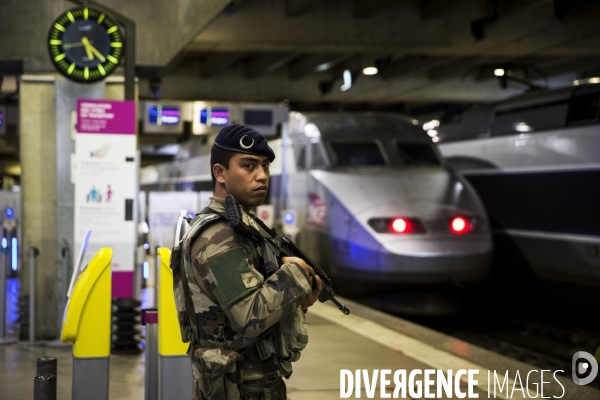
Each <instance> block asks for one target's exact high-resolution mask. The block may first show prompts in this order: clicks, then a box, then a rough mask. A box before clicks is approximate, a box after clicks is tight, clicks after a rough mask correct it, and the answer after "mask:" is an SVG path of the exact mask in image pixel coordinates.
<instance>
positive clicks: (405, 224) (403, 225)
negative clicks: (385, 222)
mask: <svg viewBox="0 0 600 400" xmlns="http://www.w3.org/2000/svg"><path fill="white" fill-rule="evenodd" d="M412 230H413V228H412V224H411V223H410V221H409V220H407V219H404V218H396V219H394V220H392V223H391V224H390V231H391V232H393V233H410V232H412Z"/></svg>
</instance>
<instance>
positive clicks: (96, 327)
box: [60, 248, 112, 358]
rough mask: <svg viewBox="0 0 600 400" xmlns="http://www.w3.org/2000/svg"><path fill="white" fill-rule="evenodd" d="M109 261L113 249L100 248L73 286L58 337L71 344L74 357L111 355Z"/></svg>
mask: <svg viewBox="0 0 600 400" xmlns="http://www.w3.org/2000/svg"><path fill="white" fill-rule="evenodd" d="M111 261H112V249H110V248H103V249H100V250H99V251H98V253H96V255H95V256H94V258H92V260H91V261H90V263H89V264H88V266H87V267H86V269H85V270H84V271H83V272H82V273H81V275H80V276H79V278H77V281H76V282H75V286H74V287H73V292H72V293H71V297H70V298H69V302H68V303H67V309H66V313H65V320H64V322H63V328H62V332H61V335H60V340H61V341H62V342H63V343H74V345H73V356H74V357H78V358H92V357H93V358H97V357H109V356H110V336H111V321H110V315H111V282H112V280H111V265H110V264H111Z"/></svg>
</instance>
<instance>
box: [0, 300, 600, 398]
mask: <svg viewBox="0 0 600 400" xmlns="http://www.w3.org/2000/svg"><path fill="white" fill-rule="evenodd" d="M345 303H346V305H347V306H348V307H349V308H350V309H351V310H352V314H351V315H350V316H344V315H342V313H341V312H339V311H338V310H337V309H336V308H334V307H331V306H328V305H324V304H317V305H315V306H314V307H313V308H311V310H310V312H309V313H308V321H309V335H310V343H309V346H308V347H307V349H306V350H305V351H304V352H303V354H302V358H301V359H300V361H298V362H297V363H296V364H295V367H294V374H293V375H292V377H291V378H290V380H289V381H287V382H286V383H287V386H288V397H289V399H291V400H308V399H311V400H312V399H319V400H321V399H323V400H329V399H339V398H340V370H342V369H347V370H351V371H354V370H356V369H366V370H368V371H369V374H372V372H373V370H375V369H379V370H381V369H390V370H392V371H395V370H398V369H406V370H407V374H409V373H410V371H411V370H413V369H415V368H417V369H421V370H424V369H428V368H433V369H442V370H447V369H452V370H453V371H457V370H459V369H479V370H480V373H479V375H478V376H477V379H478V387H477V388H476V393H478V394H479V398H488V396H487V371H488V370H491V371H493V370H496V371H497V373H498V376H499V377H500V379H501V380H503V378H504V374H506V373H508V376H509V379H510V380H509V383H510V385H511V388H512V382H513V379H512V378H515V375H516V371H519V373H520V376H521V378H522V380H523V383H525V376H526V375H527V373H528V372H529V371H531V370H535V369H536V368H535V367H533V366H531V365H527V364H524V363H520V362H518V361H515V360H512V359H509V358H506V357H503V356H501V355H498V354H496V353H493V352H490V351H488V350H485V349H481V348H479V347H477V346H473V345H471V344H469V343H466V342H463V341H460V340H457V339H455V338H452V337H449V336H446V335H443V334H440V333H438V332H435V331H432V330H430V329H427V328H424V327H422V326H419V325H416V324H414V323H411V322H409V321H406V320H403V319H401V318H397V317H393V316H389V315H387V314H384V313H381V312H378V311H376V310H373V309H370V308H368V307H364V306H361V305H359V304H356V303H353V302H350V301H345ZM43 356H50V357H56V358H57V359H58V378H57V379H58V399H70V397H71V374H72V358H71V348H70V347H68V346H67V347H53V346H49V345H46V346H26V345H19V344H11V345H0V399H2V400H5V399H6V400H9V399H10V400H12V399H18V400H21V399H32V398H33V378H34V376H35V366H36V360H37V358H39V357H43ZM537 369H538V370H539V368H537ZM492 376H493V375H492ZM536 376H537V378H538V379H537V380H536V379H533V380H531V379H530V382H529V386H530V390H531V391H532V392H531V394H532V395H533V394H535V386H534V385H533V384H534V383H539V375H536ZM548 377H549V378H548ZM559 379H560V381H561V384H562V385H563V386H564V388H565V395H564V396H563V397H562V398H563V399H567V400H570V399H578V400H592V399H596V400H597V399H600V391H598V390H596V389H593V388H591V387H586V386H577V385H575V384H574V383H573V381H572V380H571V379H570V378H567V377H560V378H559ZM545 381H551V383H550V384H546V385H545V389H544V396H545V397H548V396H550V397H552V396H556V397H560V395H561V392H562V389H561V387H560V385H558V384H557V383H556V381H554V380H553V379H552V376H551V375H547V376H546V377H545ZM466 387H467V384H466V382H461V388H462V390H463V391H466ZM517 387H518V385H517ZM388 388H389V390H388V393H391V392H392V391H393V388H394V385H393V383H392V384H391V385H390V386H388ZM432 392H434V393H435V391H434V390H432ZM109 393H110V399H111V400H112V399H114V400H121V399H128V400H129V399H131V400H142V399H144V355H143V354H142V355H136V356H131V355H128V356H123V355H115V356H112V357H111V361H110V389H109ZM351 398H356V397H355V394H354V393H353V394H352V396H351ZM361 398H368V397H367V395H366V393H365V389H364V384H363V385H362V393H361ZM372 398H375V399H379V398H381V397H380V390H379V384H377V390H376V391H375V396H374V397H372ZM407 398H411V397H410V396H408V397H407ZM436 398H442V399H446V398H448V397H436ZM451 398H452V397H451ZM491 398H494V397H493V394H492V396H491ZM496 398H502V399H507V398H512V399H522V398H528V397H523V395H522V394H521V391H519V390H517V391H515V392H514V393H513V394H512V396H509V395H500V393H497V396H496ZM169 400H172V399H169Z"/></svg>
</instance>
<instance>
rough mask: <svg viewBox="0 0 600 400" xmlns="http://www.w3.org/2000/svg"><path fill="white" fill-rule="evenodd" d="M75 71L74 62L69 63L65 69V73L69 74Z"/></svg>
mask: <svg viewBox="0 0 600 400" xmlns="http://www.w3.org/2000/svg"><path fill="white" fill-rule="evenodd" d="M73 71H75V63H71V66H70V67H69V69H68V70H67V74H69V75H71V74H72V73H73Z"/></svg>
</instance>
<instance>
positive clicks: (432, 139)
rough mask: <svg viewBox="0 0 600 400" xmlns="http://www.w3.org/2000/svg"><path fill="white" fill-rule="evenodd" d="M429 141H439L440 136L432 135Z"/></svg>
mask: <svg viewBox="0 0 600 400" xmlns="http://www.w3.org/2000/svg"><path fill="white" fill-rule="evenodd" d="M431 141H432V142H433V143H437V142H439V141H440V137H439V136H434V137H432V138H431Z"/></svg>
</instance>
